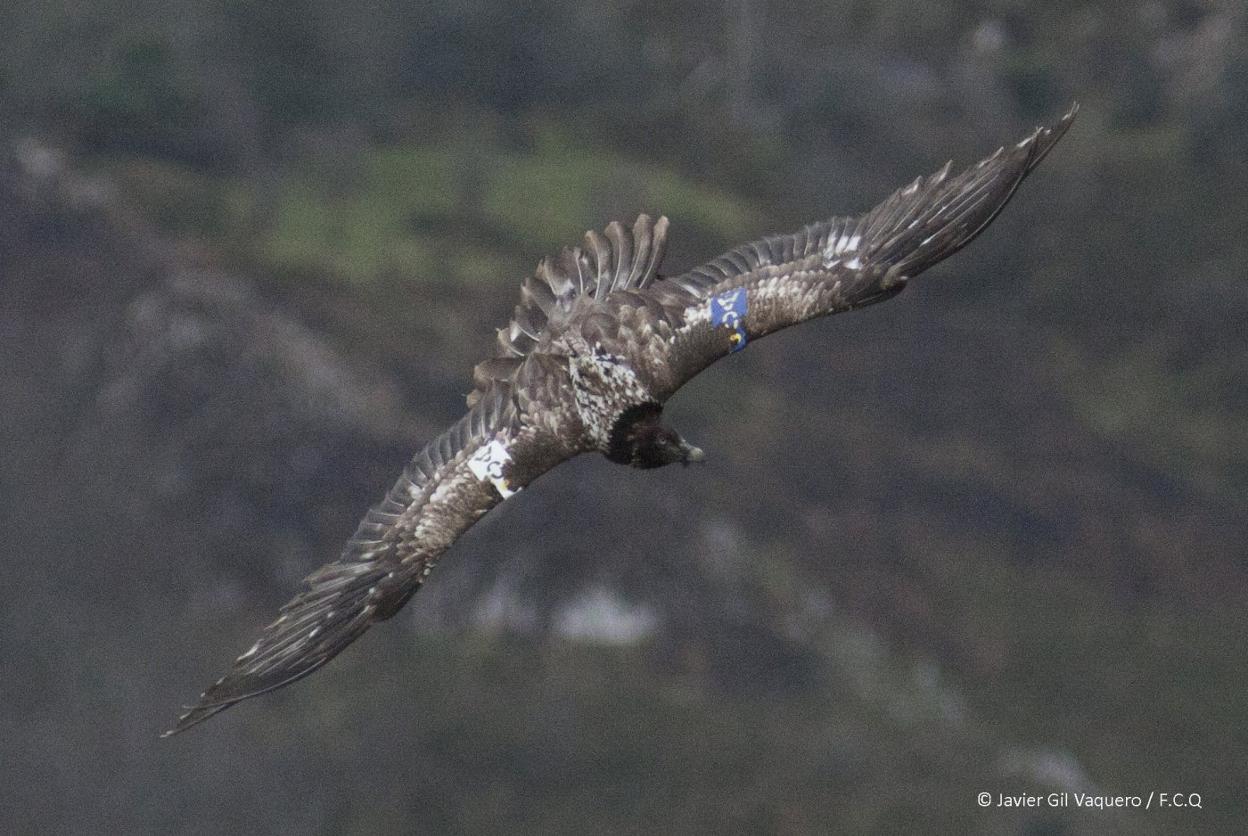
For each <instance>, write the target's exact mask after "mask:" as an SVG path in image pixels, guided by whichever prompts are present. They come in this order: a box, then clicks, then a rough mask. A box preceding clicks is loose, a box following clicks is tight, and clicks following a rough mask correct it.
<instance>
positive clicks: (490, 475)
mask: <svg viewBox="0 0 1248 836" xmlns="http://www.w3.org/2000/svg"><path fill="white" fill-rule="evenodd" d="M510 461H511V453H508V452H507V445H505V444H504V443H503V442H501V441H499V440H498V439H497V438H495V439H493V440H492V441H490V443H489V444H487V445H485V446H484V447H482V448H481V449H480V450H478V451H477V452H475V453H473V454H472V458H470V459H468V469H469V470H471V471H472V474H473V475H474V476H476V477H477V478H478V479H480V480H481V481H482V482H489V483H490V484H492V485H493V486H494V487H495V489H497V490H498V493H499V495H500V496H502V497H503V499H507V498H508V497H509V496H511V495H512V494H514V493H516V492H517V491H519V490H520V489H519V488H516V489H515V490H513V489H512V487H511V485H510V484H508V482H507V480H506V479H505V478H504V477H503V466H504V465H506V464H507V463H508V462H510Z"/></svg>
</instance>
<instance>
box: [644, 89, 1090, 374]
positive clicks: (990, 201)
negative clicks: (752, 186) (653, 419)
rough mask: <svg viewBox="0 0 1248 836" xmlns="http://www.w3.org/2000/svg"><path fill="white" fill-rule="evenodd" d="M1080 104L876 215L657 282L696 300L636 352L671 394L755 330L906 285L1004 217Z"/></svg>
mask: <svg viewBox="0 0 1248 836" xmlns="http://www.w3.org/2000/svg"><path fill="white" fill-rule="evenodd" d="M1077 111H1078V106H1077V105H1076V106H1074V107H1072V108H1071V110H1070V111H1069V112H1068V113H1067V114H1066V115H1065V116H1064V117H1063V118H1062V120H1061V122H1059V123H1058V124H1057V125H1056V126H1054V127H1051V128H1039V129H1037V130H1036V131H1035V132H1034V133H1032V134H1031V135H1030V136H1028V137H1027V138H1026V139H1024V140H1023V141H1022V142H1019V143H1018V144H1017V145H1014V146H1012V147H1009V148H1001V149H999V150H998V151H997V152H996V153H995V154H993V155H992V156H990V157H988V158H987V159H984V160H983V161H981V162H979V163H978V164H976V165H974V166H972V167H970V168H968V169H967V170H965V171H963V172H962V173H961V174H959V175H957V176H956V177H952V178H951V177H950V176H949V169H950V166H949V164H946V165H945V167H944V168H942V169H941V170H940V171H938V172H936V173H935V174H933V175H931V176H930V177H926V178H923V177H920V178H918V179H916V180H915V181H914V182H912V183H910V184H909V185H908V186H906V187H904V188H902V189H900V190H898V191H897V192H895V193H894V194H893V195H892V196H891V197H889V198H888V199H887V200H885V201H884V202H883V203H881V204H880V205H879V206H877V207H875V208H874V209H872V210H871V211H870V212H867V213H866V214H865V215H860V216H858V217H837V218H832V219H830V220H827V221H823V222H822V223H816V224H811V225H810V226H807V227H806V228H804V229H802V230H801V231H800V232H797V233H795V234H793V235H777V236H772V237H769V238H764V239H762V240H761V241H755V242H753V243H750V244H746V245H744V246H741V247H737V248H736V249H734V250H732V251H730V252H728V253H725V254H724V255H722V256H720V257H719V258H716V259H715V260H714V261H711V262H709V263H708V264H705V265H703V266H701V267H699V268H697V269H696V270H692V271H690V272H688V273H685V274H683V275H681V276H677V277H674V278H671V279H663V280H661V281H657V282H655V283H653V284H652V285H651V286H650V289H649V290H648V291H647V292H655V291H664V290H665V288H666V287H667V286H669V285H675V287H676V288H678V289H679V290H681V291H684V292H686V293H688V294H690V296H691V297H692V299H693V301H692V302H691V303H690V304H689V305H688V306H687V307H686V308H685V309H684V310H683V312H682V313H681V316H680V321H679V324H678V326H677V327H676V328H675V330H674V332H673V333H672V335H671V336H670V337H669V338H667V339H664V340H650V341H649V342H648V343H647V344H645V345H644V346H641V347H640V349H639V351H638V352H637V353H636V354H635V355H633V356H632V358H631V359H632V360H633V362H634V363H635V364H636V365H638V366H639V367H641V368H642V369H644V371H645V373H646V375H647V377H648V378H649V379H650V380H651V381H653V384H652V385H653V387H654V389H655V393H656V395H658V396H659V398H660V399H664V398H667V397H670V396H671V395H672V393H674V392H675V391H676V390H677V389H679V388H680V387H681V386H682V385H683V384H684V383H685V382H687V381H688V380H689V379H690V378H692V377H693V376H694V375H696V374H697V373H698V372H700V371H701V370H702V369H704V368H706V367H707V366H708V365H710V364H711V363H713V362H714V361H716V360H718V359H719V358H720V357H723V356H725V355H726V354H730V353H732V352H734V351H739V350H740V349H742V348H744V347H745V345H746V343H748V342H750V341H751V340H755V339H758V338H759V337H762V336H765V335H766V334H769V333H771V332H773V331H777V330H779V329H781V328H785V327H787V326H789V325H796V324H797V323H799V322H804V321H806V320H808V319H812V318H814V317H818V316H826V315H828V314H833V313H839V312H841V311H848V310H852V309H854V308H860V307H862V306H864V305H870V304H872V303H874V302H880V301H883V300H884V299H888V298H890V297H892V296H894V295H896V294H897V293H900V292H901V290H902V289H903V288H904V287H905V285H906V281H907V280H908V279H910V278H912V277H913V276H916V275H918V274H919V273H921V272H923V271H924V270H926V269H927V268H928V267H931V266H932V265H933V264H935V263H936V262H938V261H940V260H942V259H944V258H947V257H948V256H950V255H953V254H954V253H955V252H957V251H958V250H959V249H961V248H962V247H964V246H965V245H966V244H968V243H969V242H970V241H971V240H972V239H973V238H974V237H975V236H976V235H978V234H979V233H980V232H982V231H983V229H984V228H985V227H986V226H988V224H990V223H991V222H992V220H993V219H994V218H995V217H996V216H997V213H998V212H1000V211H1001V210H1002V209H1003V208H1004V207H1005V204H1006V203H1007V202H1009V200H1010V198H1011V197H1012V196H1013V195H1014V192H1015V190H1016V189H1017V188H1018V186H1019V184H1020V183H1022V181H1023V179H1024V178H1026V177H1027V175H1028V174H1029V173H1030V172H1031V171H1032V170H1033V169H1034V168H1035V167H1036V166H1037V165H1038V164H1039V163H1040V161H1041V160H1042V159H1044V157H1045V155H1046V154H1048V152H1049V151H1050V150H1051V149H1052V148H1053V146H1054V145H1055V144H1056V143H1057V141H1058V140H1059V139H1061V137H1062V135H1063V134H1064V133H1065V132H1066V130H1067V129H1068V128H1069V127H1070V124H1071V122H1072V121H1073V120H1074V117H1075V113H1076V112H1077ZM668 295H669V296H670V295H671V294H670V293H669V294H668Z"/></svg>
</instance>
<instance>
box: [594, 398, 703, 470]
mask: <svg viewBox="0 0 1248 836" xmlns="http://www.w3.org/2000/svg"><path fill="white" fill-rule="evenodd" d="M662 412H663V410H662V407H660V406H659V405H658V404H642V405H640V406H636V407H633V408H631V409H629V410H627V411H625V412H624V414H622V415H621V416H620V417H619V418H618V419H617V420H616V422H615V426H614V427H613V428H612V429H611V439H610V444H609V446H608V448H607V450H605V451H604V452H605V453H606V455H607V458H608V459H610V460H611V461H613V462H617V463H619V464H627V465H630V466H632V467H639V468H642V469H646V470H648V469H650V468H654V467H663V465H667V464H676V463H677V462H680V463H681V464H689V463H690V462H700V461H702V460H703V459H705V458H706V457H705V456H704V455H703V453H702V451H701V450H700V449H698V448H697V447H694V446H693V445H692V444H690V443H689V442H688V441H685V440H684V439H683V438H681V437H680V433H678V432H676V431H675V430H673V429H672V428H671V427H667V426H664V425H663V424H662V423H661V422H660V420H659V418H660V416H661V415H662Z"/></svg>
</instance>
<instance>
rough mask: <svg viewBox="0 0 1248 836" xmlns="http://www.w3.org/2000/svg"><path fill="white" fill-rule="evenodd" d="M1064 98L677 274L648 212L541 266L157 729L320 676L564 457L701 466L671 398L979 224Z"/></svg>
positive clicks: (897, 287) (891, 291)
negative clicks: (474, 358)
mask: <svg viewBox="0 0 1248 836" xmlns="http://www.w3.org/2000/svg"><path fill="white" fill-rule="evenodd" d="M1076 109H1077V108H1072V109H1071V110H1070V112H1069V113H1067V114H1066V115H1065V116H1064V117H1063V118H1062V120H1061V122H1060V123H1058V124H1057V125H1056V126H1054V127H1052V128H1041V129H1038V130H1036V131H1035V132H1034V133H1032V134H1031V135H1030V136H1028V137H1027V138H1026V139H1024V140H1023V141H1022V142H1020V143H1018V144H1017V145H1013V146H1010V147H1007V148H1002V149H1000V150H998V151H997V152H996V153H995V154H993V155H992V156H990V157H988V158H987V159H985V160H983V161H981V162H980V163H978V164H977V165H974V166H972V167H970V168H968V169H967V170H965V171H963V172H962V173H961V174H959V175H957V176H956V177H950V176H949V170H950V167H949V166H948V165H946V166H945V167H944V168H943V169H941V170H940V171H938V172H937V173H936V174H934V175H932V176H930V177H926V178H919V179H917V180H915V181H914V182H913V183H911V184H910V185H908V186H906V187H905V188H902V189H900V190H898V191H897V192H895V193H894V194H893V195H892V196H890V197H889V198H888V199H887V200H885V201H884V202H883V203H881V204H880V205H879V206H877V207H876V208H874V209H872V210H871V211H870V212H867V213H866V214H864V215H860V216H857V217H835V218H831V219H829V220H827V221H822V222H819V223H815V224H811V225H809V226H807V227H805V228H804V229H802V230H800V231H799V232H796V233H794V234H792V235H778V236H771V237H768V238H764V239H762V240H759V241H755V242H752V243H750V244H746V245H743V246H740V247H737V248H736V249H734V250H731V251H729V252H727V253H725V254H723V255H721V256H720V257H719V258H716V259H714V260H713V261H710V262H708V263H707V264H705V265H703V266H701V267H699V268H697V269H695V270H691V271H690V272H688V273H684V274H682V275H679V276H676V277H673V278H662V277H660V275H659V268H660V265H661V262H662V259H663V252H664V249H665V246H666V242H667V227H668V224H667V219H666V218H659V219H658V220H657V221H652V220H651V219H650V218H648V217H646V216H645V215H642V216H640V217H638V218H637V220H636V222H635V223H634V224H633V227H632V229H631V230H629V229H627V228H625V227H624V226H623V225H621V224H619V223H612V224H610V225H608V226H607V228H606V230H605V231H604V232H603V233H602V234H599V233H597V232H589V233H587V234H586V235H585V240H584V242H583V244H582V246H580V247H577V248H572V249H565V250H564V251H563V252H562V253H561V254H560V255H559V256H557V257H555V258H550V259H545V260H543V261H542V262H541V263H540V264H539V265H538V267H537V271H536V273H535V275H533V276H532V277H530V278H528V279H526V280H525V281H524V284H523V286H522V287H521V291H520V304H519V305H518V306H517V307H516V310H515V314H514V316H513V318H512V321H511V323H510V325H509V326H508V327H507V328H504V329H502V330H500V331H499V335H498V353H497V356H496V357H493V358H490V359H488V360H485V361H483V362H481V363H480V364H478V365H477V367H476V368H475V370H474V373H473V381H474V389H473V391H472V393H471V394H470V395H469V396H468V407H469V408H468V413H467V415H465V416H464V417H463V418H462V419H461V420H460V421H459V422H458V423H456V424H455V425H454V426H453V427H451V428H450V429H449V430H447V431H446V432H445V433H443V434H442V435H440V436H439V437H438V438H436V439H435V440H434V441H432V442H431V443H430V444H429V445H428V446H427V447H425V449H424V450H422V451H421V452H420V453H418V454H417V455H416V456H415V457H414V458H413V459H412V461H411V462H410V463H409V464H408V465H407V467H406V468H405V469H404V471H403V473H402V475H401V476H400V477H399V480H398V481H397V482H396V483H395V484H394V486H393V487H392V488H391V489H390V491H389V493H388V494H387V495H386V498H385V499H384V500H383V501H382V502H381V504H379V505H377V506H376V507H375V508H373V509H372V510H370V511H369V512H368V514H367V515H366V516H365V517H364V519H363V521H361V522H360V525H359V527H358V528H357V529H356V532H355V535H354V536H353V537H352V538H351V539H350V540H349V541H348V542H347V545H346V548H345V549H344V550H343V553H342V555H341V556H340V557H339V558H338V560H336V561H334V562H333V563H330V564H328V565H326V566H324V567H322V568H320V569H318V570H317V571H315V572H313V573H312V574H311V575H309V576H308V578H307V580H306V581H305V582H304V588H303V590H302V591H301V592H300V593H299V594H298V595H296V596H295V598H294V599H292V600H291V601H290V603H288V604H287V605H286V606H285V607H283V608H282V611H281V615H280V617H279V618H278V619H277V621H275V622H273V623H272V624H270V625H269V626H268V627H266V628H265V629H264V631H263V633H262V634H261V636H260V638H259V640H258V641H257V642H256V643H255V645H253V646H252V648H251V649H250V650H248V651H247V652H246V653H244V654H243V655H242V656H240V657H238V659H237V660H236V661H235V663H234V666H233V667H232V668H231V669H230V671H229V672H228V673H227V674H226V675H225V676H224V677H222V678H221V679H219V680H217V682H216V683H214V684H213V685H212V686H211V687H209V688H208V690H207V691H205V692H204V693H203V694H202V695H201V697H200V700H199V702H198V703H197V704H196V705H195V706H194V707H193V708H191V709H190V710H189V711H188V712H187V713H186V714H184V715H183V716H182V717H181V718H180V719H179V720H178V723H177V725H176V726H175V727H174V728H173V729H171V730H170V731H168V732H166V733H165V734H166V735H168V734H173V733H176V732H179V731H183V730H184V729H187V728H189V727H190V726H193V725H195V724H196V723H199V722H201V721H203V720H205V719H207V718H208V717H211V716H212V715H214V714H216V713H218V712H220V711H223V710H225V709H226V708H229V707H230V706H231V705H233V704H235V703H237V702H239V701H241V700H244V699H247V698H249V697H253V696H256V695H258V694H262V693H264V692H266V691H271V690H273V689H275V688H280V687H282V686H283V685H287V684H289V683H291V682H293V681H294V680H296V679H300V678H301V677H304V676H307V675H308V674H310V673H312V672H313V671H315V670H317V669H318V668H319V667H320V666H321V665H323V664H325V663H326V662H328V661H329V660H330V659H331V658H333V657H334V656H335V655H337V654H338V653H339V652H340V651H341V650H342V649H343V648H345V647H346V646H347V645H348V644H350V643H351V642H353V641H354V640H355V639H356V638H358V637H359V636H360V634H362V633H363V632H364V631H365V630H366V629H368V627H369V626H370V625H372V624H373V623H375V622H377V621H382V620H384V619H386V618H389V617H390V616H392V615H394V614H395V613H396V612H398V610H399V609H400V608H402V606H403V605H404V604H405V603H407V600H408V599H409V598H410V597H411V596H412V595H413V593H415V592H416V590H417V589H418V588H419V587H420V584H421V583H422V582H423V580H424V578H425V577H426V576H427V575H428V574H429V572H430V570H431V569H432V568H433V566H434V564H435V563H436V562H437V560H438V558H439V557H440V556H441V555H442V553H443V552H444V551H446V549H447V548H449V547H450V546H451V544H452V543H454V542H455V540H456V539H457V538H458V537H459V536H460V535H461V534H462V533H463V532H464V531H466V530H467V529H468V528H469V527H470V526H471V525H472V524H473V523H474V522H476V521H477V520H478V519H480V518H481V516H482V515H484V514H485V513H486V512H487V511H489V510H490V509H491V508H493V507H494V506H495V505H497V504H498V503H499V502H501V501H502V500H503V499H505V498H507V497H508V496H510V495H512V494H513V493H514V492H516V491H518V490H520V489H522V488H523V487H524V486H525V485H528V484H529V483H530V482H532V481H533V480H534V479H536V478H537V477H538V476H540V475H541V474H543V473H545V472H546V471H548V470H550V469H551V468H553V467H555V466H556V465H558V464H559V463H560V462H563V461H564V460H566V459H568V458H571V457H572V456H575V455H577V454H580V453H586V452H592V451H598V452H601V453H603V454H604V455H606V456H607V458H608V459H610V460H611V461H614V462H619V463H621V464H628V465H631V466H634V467H647V468H649V467H659V466H662V465H665V464H672V463H675V462H683V463H688V462H691V461H698V460H700V459H701V458H702V451H701V450H698V449H697V448H696V447H693V446H691V445H690V444H688V442H686V441H685V440H684V439H682V438H681V437H680V435H679V434H678V433H676V432H675V431H674V430H671V429H670V428H668V427H665V426H663V424H662V423H661V413H662V404H663V403H664V402H665V401H666V400H667V399H668V398H669V397H671V396H672V394H674V393H675V392H676V391H677V390H678V389H679V388H680V387H681V386H682V385H683V384H684V383H685V382H686V381H688V380H689V379H690V378H692V377H693V376H694V375H696V374H697V373H698V372H700V371H701V370H702V369H704V368H706V367H707V366H708V365H710V364H711V363H713V362H714V361H715V360H718V359H719V358H721V357H724V356H725V355H727V354H730V353H732V352H734V351H737V350H740V349H741V348H743V347H744V346H745V345H746V344H747V343H749V342H752V341H754V340H756V339H758V338H760V337H763V336H765V335H767V334H769V333H771V332H773V331H776V330H779V329H780V328H785V327H787V326H789V325H795V324H797V323H799V322H804V321H806V320H808V319H812V318H815V317H819V316H826V315H828V314H833V313H839V312H841V311H848V310H852V309H854V308H859V307H862V306H864V305H869V304H872V303H874V302H879V301H882V300H884V299H888V298H890V297H892V296H894V295H896V294H897V293H900V292H901V291H902V289H904V288H905V285H906V282H907V281H908V280H909V279H911V278H913V277H914V276H916V275H918V274H919V273H921V272H922V271H923V270H926V269H927V268H928V267H931V266H932V265H933V264H935V263H936V262H938V261H940V260H942V259H944V258H947V257H948V256H950V255H952V254H953V253H955V252H957V251H958V250H959V249H961V248H962V247H963V246H965V245H966V244H967V243H968V242H970V241H971V239H973V238H974V237H975V236H976V235H978V234H979V232H981V231H982V230H983V229H984V228H985V227H986V226H987V225H988V224H989V223H991V222H992V220H993V218H995V217H996V215H997V213H998V212H1000V211H1001V209H1002V208H1004V206H1005V204H1006V203H1007V202H1008V201H1009V199H1010V197H1011V196H1012V195H1013V194H1014V191H1015V190H1016V189H1017V188H1018V186H1019V184H1020V183H1021V182H1022V181H1023V179H1024V178H1025V177H1026V176H1027V175H1028V174H1029V173H1030V172H1031V171H1032V169H1034V168H1035V166H1036V165H1037V164H1039V162H1040V161H1041V160H1042V159H1043V158H1044V156H1045V155H1046V154H1047V153H1048V152H1049V150H1050V149H1051V148H1052V147H1053V146H1054V145H1055V144H1056V143H1057V141H1058V140H1059V139H1060V138H1061V137H1062V135H1063V134H1064V133H1065V132H1066V130H1067V128H1069V127H1070V124H1071V122H1072V120H1073V119H1074V116H1075V112H1076Z"/></svg>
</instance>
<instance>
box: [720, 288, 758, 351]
mask: <svg viewBox="0 0 1248 836" xmlns="http://www.w3.org/2000/svg"><path fill="white" fill-rule="evenodd" d="M749 310H750V302H749V297H748V296H747V295H746V290H745V288H744V287H739V288H737V289H736V290H729V291H728V292H726V293H721V294H719V295H718V296H712V297H711V325H713V326H715V327H716V328H718V327H719V326H721V325H722V326H724V327H726V328H731V329H732V336H731V337H730V338H729V339H730V341H731V343H732V347H731V348H729V349H728V350H729V351H730V352H731V351H740V350H741V349H743V348H745V343H746V341H747V336H746V333H745V325H744V320H745V315H746V314H747V313H748V312H749Z"/></svg>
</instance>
